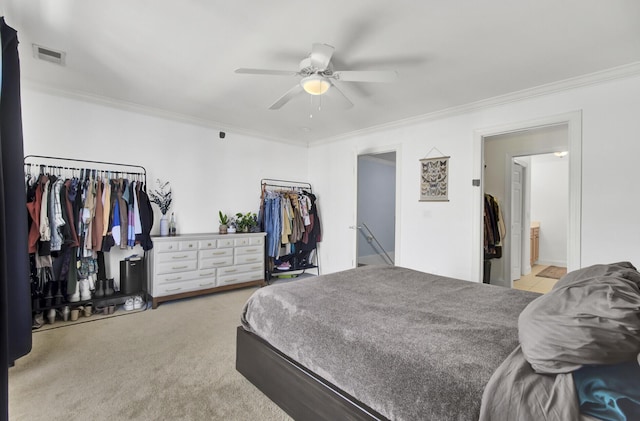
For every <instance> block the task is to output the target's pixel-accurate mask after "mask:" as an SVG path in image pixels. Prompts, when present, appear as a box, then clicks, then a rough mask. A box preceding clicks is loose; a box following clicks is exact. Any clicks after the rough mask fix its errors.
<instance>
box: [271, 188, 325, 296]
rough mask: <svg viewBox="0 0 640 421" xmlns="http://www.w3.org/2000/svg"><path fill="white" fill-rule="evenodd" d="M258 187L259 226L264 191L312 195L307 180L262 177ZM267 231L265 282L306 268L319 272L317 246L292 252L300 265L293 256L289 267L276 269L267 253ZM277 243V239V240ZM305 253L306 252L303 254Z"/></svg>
mask: <svg viewBox="0 0 640 421" xmlns="http://www.w3.org/2000/svg"><path fill="white" fill-rule="evenodd" d="M260 187H261V204H260V206H261V207H260V217H261V226H263V227H264V223H263V222H264V221H263V220H262V218H263V217H264V214H265V212H264V208H263V205H264V203H265V193H266V192H267V191H271V192H277V193H280V194H283V195H285V196H286V195H288V194H289V193H299V194H303V195H304V194H309V195H312V196H314V195H313V189H312V187H311V183H307V182H302V181H293V180H280V179H273V178H263V179H262V180H260ZM314 200H315V196H314ZM315 216H316V218H317V210H316V211H315ZM316 223H318V224H319V221H316ZM268 237H269V231H267V244H265V248H266V249H267V252H266V253H265V255H267V256H268V257H267V264H266V279H267V283H270V280H271V278H272V277H297V276H299V275H302V274H304V273H306V271H307V270H308V269H312V270H314V271H315V272H316V275H319V274H320V262H319V256H318V253H317V246H315V247H313V248H312V249H306V252H305V249H300V250H296V251H295V252H294V254H295V255H296V256H299V257H300V258H301V259H300V260H302V261H301V262H299V263H300V265H301V266H297V263H296V262H298V258H297V257H296V258H295V261H294V260H291V261H294V264H293V265H292V266H291V268H290V269H286V270H284V269H280V270H279V269H278V268H276V267H275V265H274V257H270V256H269V253H268V249H269V247H270V243H269V238H268ZM278 243H279V240H278ZM305 253H306V254H305ZM294 254H289V255H285V256H283V257H290V258H293V257H294Z"/></svg>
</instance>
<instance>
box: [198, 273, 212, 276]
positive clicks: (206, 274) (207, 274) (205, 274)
mask: <svg viewBox="0 0 640 421" xmlns="http://www.w3.org/2000/svg"><path fill="white" fill-rule="evenodd" d="M211 275H213V272H209V273H201V274H200V276H211Z"/></svg>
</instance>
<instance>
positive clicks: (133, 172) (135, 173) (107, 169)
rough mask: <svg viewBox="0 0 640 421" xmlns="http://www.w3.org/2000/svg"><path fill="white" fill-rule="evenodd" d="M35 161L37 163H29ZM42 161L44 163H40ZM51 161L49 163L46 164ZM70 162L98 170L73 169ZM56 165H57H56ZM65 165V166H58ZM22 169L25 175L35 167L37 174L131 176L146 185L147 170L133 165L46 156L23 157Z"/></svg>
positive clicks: (30, 172)
mask: <svg viewBox="0 0 640 421" xmlns="http://www.w3.org/2000/svg"><path fill="white" fill-rule="evenodd" d="M34 160H37V162H31V161H34ZM42 161H44V162H42ZM48 161H51V162H48ZM70 162H78V163H84V164H93V165H92V166H94V167H95V166H96V165H97V166H98V167H99V168H87V167H74V166H69V165H68V163H70ZM56 164H58V165H56ZM60 164H65V165H60ZM24 167H25V174H32V168H33V167H36V168H37V172H43V170H44V171H49V172H51V173H55V172H56V170H58V171H61V170H67V171H80V172H81V174H80V176H82V175H83V174H82V173H83V172H85V171H91V172H92V174H94V175H95V174H96V173H98V172H99V173H102V174H103V175H104V174H113V175H114V176H115V177H121V176H125V175H127V176H132V177H133V178H142V180H141V181H143V182H144V183H145V185H146V184H147V170H146V169H145V167H143V166H141V165H134V164H121V163H118V162H108V161H92V160H88V159H75V158H61V157H56V156H46V155H27V156H25V157H24ZM112 167H123V168H125V169H126V171H125V170H115V169H114V168H112Z"/></svg>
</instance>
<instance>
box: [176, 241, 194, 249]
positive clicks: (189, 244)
mask: <svg viewBox="0 0 640 421" xmlns="http://www.w3.org/2000/svg"><path fill="white" fill-rule="evenodd" d="M178 246H179V249H180V250H198V242H197V241H196V240H193V241H180V242H179V243H178Z"/></svg>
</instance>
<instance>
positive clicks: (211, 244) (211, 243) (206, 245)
mask: <svg viewBox="0 0 640 421" xmlns="http://www.w3.org/2000/svg"><path fill="white" fill-rule="evenodd" d="M217 243H218V242H217V241H216V240H200V241H198V250H210V249H214V248H216V247H217V246H218V244H217Z"/></svg>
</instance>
